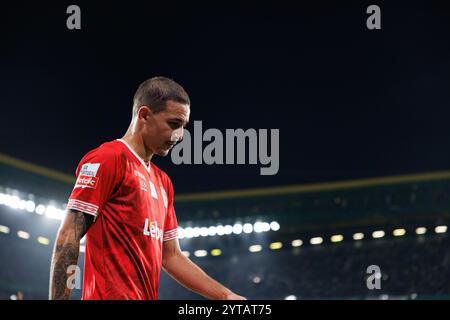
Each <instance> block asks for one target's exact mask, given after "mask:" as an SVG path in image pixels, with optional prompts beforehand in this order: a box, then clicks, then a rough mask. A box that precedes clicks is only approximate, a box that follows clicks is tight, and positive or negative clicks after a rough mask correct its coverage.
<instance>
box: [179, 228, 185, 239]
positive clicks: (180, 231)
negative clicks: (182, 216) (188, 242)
mask: <svg viewBox="0 0 450 320" xmlns="http://www.w3.org/2000/svg"><path fill="white" fill-rule="evenodd" d="M183 238H184V229H183V228H182V227H178V239H183Z"/></svg>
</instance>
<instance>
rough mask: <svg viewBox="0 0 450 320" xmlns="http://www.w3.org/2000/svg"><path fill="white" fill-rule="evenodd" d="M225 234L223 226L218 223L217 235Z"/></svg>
mask: <svg viewBox="0 0 450 320" xmlns="http://www.w3.org/2000/svg"><path fill="white" fill-rule="evenodd" d="M224 234H225V227H224V226H222V225H220V226H217V235H218V236H223V235H224Z"/></svg>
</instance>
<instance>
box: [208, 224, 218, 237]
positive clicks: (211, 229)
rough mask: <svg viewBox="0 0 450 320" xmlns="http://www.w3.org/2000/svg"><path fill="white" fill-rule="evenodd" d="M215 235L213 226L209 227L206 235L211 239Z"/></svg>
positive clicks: (215, 229) (215, 230) (215, 231)
mask: <svg viewBox="0 0 450 320" xmlns="http://www.w3.org/2000/svg"><path fill="white" fill-rule="evenodd" d="M216 234H217V228H216V227H215V226H211V227H209V228H208V235H209V236H210V237H213V236H215V235H216Z"/></svg>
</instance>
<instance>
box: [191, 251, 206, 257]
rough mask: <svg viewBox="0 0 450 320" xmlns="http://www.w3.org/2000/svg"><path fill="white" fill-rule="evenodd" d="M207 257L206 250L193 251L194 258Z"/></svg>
mask: <svg viewBox="0 0 450 320" xmlns="http://www.w3.org/2000/svg"><path fill="white" fill-rule="evenodd" d="M207 255H208V251H206V250H195V252H194V256H196V257H206V256H207Z"/></svg>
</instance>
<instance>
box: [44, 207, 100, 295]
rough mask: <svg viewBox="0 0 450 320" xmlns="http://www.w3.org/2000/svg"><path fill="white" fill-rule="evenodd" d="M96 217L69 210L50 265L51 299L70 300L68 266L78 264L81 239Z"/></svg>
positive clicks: (61, 227) (57, 238) (62, 224)
mask: <svg viewBox="0 0 450 320" xmlns="http://www.w3.org/2000/svg"><path fill="white" fill-rule="evenodd" d="M93 220H94V217H93V216H91V215H88V214H85V213H83V212H79V211H75V210H68V211H67V214H66V217H65V218H64V220H63V221H62V223H61V226H60V228H59V230H58V234H57V236H56V241H55V247H54V249H53V255H52V261H51V265H50V290H49V298H50V300H57V299H62V300H68V299H69V298H70V293H71V291H72V290H71V289H70V288H69V287H68V286H67V278H68V274H67V271H68V268H69V267H70V266H72V265H76V264H77V262H78V255H79V250H80V240H81V238H82V237H83V236H84V235H85V234H86V231H87V230H88V228H89V227H90V225H91V224H92V222H93Z"/></svg>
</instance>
